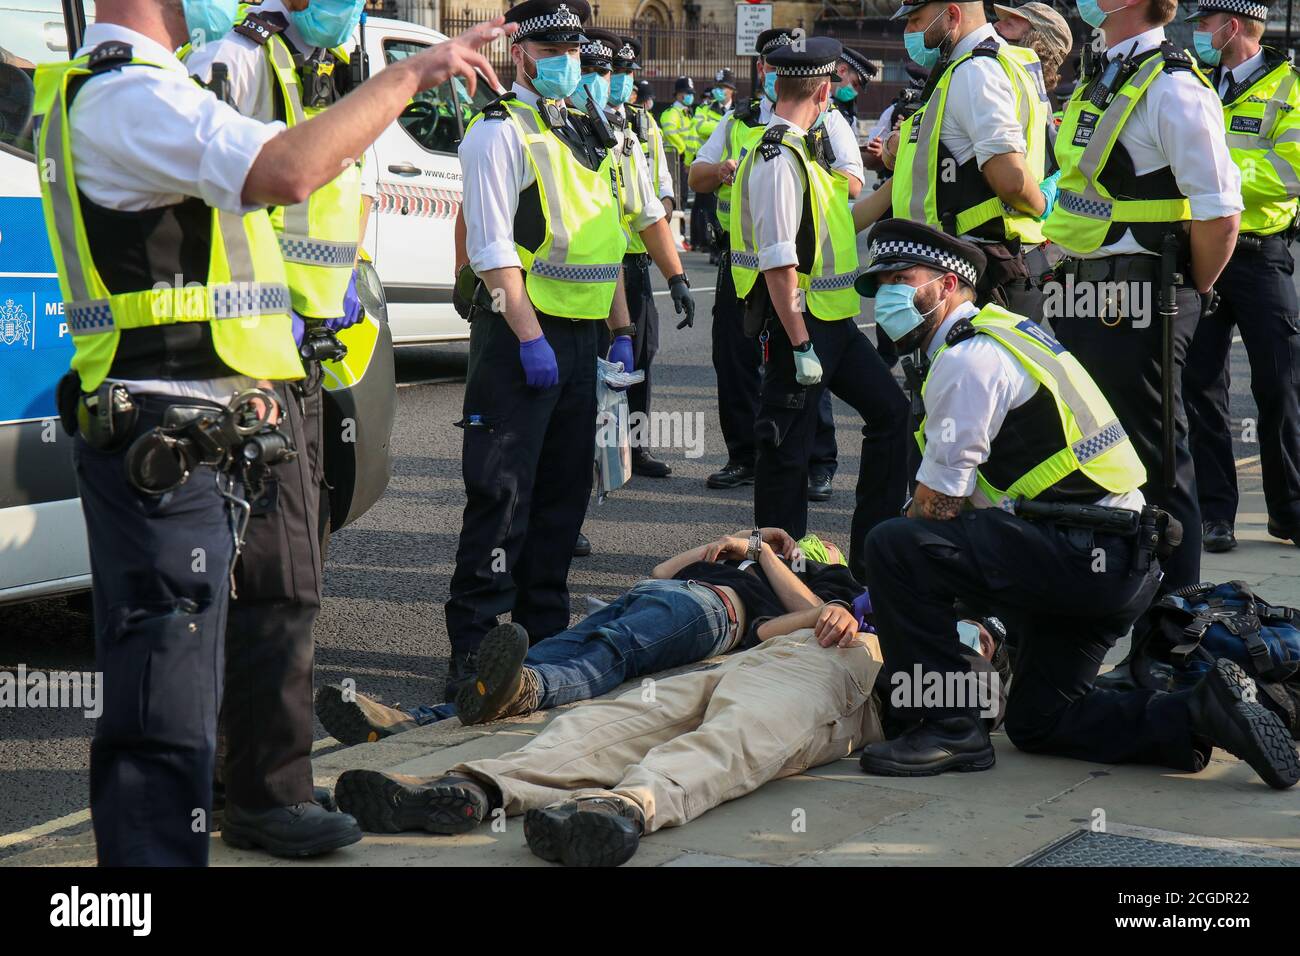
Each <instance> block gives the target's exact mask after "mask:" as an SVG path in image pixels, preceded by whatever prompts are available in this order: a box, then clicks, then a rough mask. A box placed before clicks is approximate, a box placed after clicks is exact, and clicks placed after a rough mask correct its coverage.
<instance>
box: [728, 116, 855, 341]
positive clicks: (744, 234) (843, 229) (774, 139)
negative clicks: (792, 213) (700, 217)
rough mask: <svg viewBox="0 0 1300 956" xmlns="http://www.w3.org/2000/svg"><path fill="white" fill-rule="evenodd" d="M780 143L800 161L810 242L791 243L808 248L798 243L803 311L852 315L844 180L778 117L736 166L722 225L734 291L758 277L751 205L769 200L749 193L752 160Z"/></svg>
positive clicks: (773, 154) (851, 248)
mask: <svg viewBox="0 0 1300 956" xmlns="http://www.w3.org/2000/svg"><path fill="white" fill-rule="evenodd" d="M782 148H785V149H788V150H789V151H790V152H791V153H792V154H793V155H794V156H795V157H796V158H797V159H798V160H799V162H798V164H797V165H798V168H799V169H800V171H801V174H802V177H803V181H804V190H803V196H804V199H803V219H802V220H801V226H800V230H799V232H800V236H801V237H802V236H806V237H807V239H808V240H809V241H807V242H806V243H805V242H797V243H796V245H798V246H800V247H802V246H804V245H807V246H808V248H799V262H798V264H797V265H796V266H795V273H796V275H797V276H798V287H799V288H800V289H801V290H803V292H804V294H805V302H806V306H807V311H808V312H810V313H812V315H813V316H814V317H816V318H818V319H822V320H823V321H835V320H837V319H847V318H849V317H851V316H855V315H857V314H858V313H859V312H860V311H861V302H860V300H859V298H858V293H857V290H856V289H854V288H853V281H854V280H855V279H856V278H857V276H858V243H857V233H856V232H855V231H854V229H853V216H852V213H851V212H850V209H849V183H848V179H847V178H846V177H844V176H837V175H836V174H835V173H833V172H832V171H831V170H829V169H827V168H826V167H825V166H823V165H822V164H821V163H820V162H818V161H817V160H816V159H814V158H813V156H812V153H810V152H809V149H808V144H807V141H806V139H805V137H803V136H795V135H793V134H792V133H790V132H789V127H787V126H785V125H784V124H782V123H780V121H779V119H777V118H774V119H773V123H772V125H769V126H768V127H767V129H766V131H764V133H763V135H762V138H761V139H760V141H759V142H758V144H757V146H756V147H755V148H754V149H751V150H750V151H749V152H748V153H747V154H746V155H745V158H744V159H742V160H741V162H740V166H739V167H738V168H737V169H736V185H735V189H734V191H733V192H732V194H731V217H730V223H729V225H728V228H727V232H728V234H729V235H730V238H731V273H732V277H733V278H734V279H735V282H736V295H737V296H739V297H740V298H742V299H744V298H746V297H747V296H748V295H749V293H750V291H751V290H752V289H753V288H754V284H755V282H756V281H757V279H758V272H759V270H758V245H757V242H756V241H755V238H754V214H753V209H752V204H753V203H758V202H771V197H770V196H755V195H754V194H753V190H752V189H750V180H751V177H752V175H753V171H754V169H756V168H757V165H756V164H758V163H760V162H772V161H774V160H775V159H776V158H777V156H779V155H780V151H781V149H782ZM810 224H811V226H810Z"/></svg>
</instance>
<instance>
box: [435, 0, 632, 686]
mask: <svg viewBox="0 0 1300 956" xmlns="http://www.w3.org/2000/svg"><path fill="white" fill-rule="evenodd" d="M590 14H591V10H590V8H589V6H588V4H587V2H586V0H526V2H524V3H521V4H518V5H516V6H514V7H512V8H511V9H510V10H509V12H508V13H507V14H506V20H507V22H509V23H515V24H518V26H519V30H518V32H517V33H516V34H515V36H514V43H513V45H512V46H511V50H510V53H511V58H512V59H513V60H514V64H515V71H516V72H515V82H514V85H513V86H512V87H511V89H510V90H509V91H508V92H506V93H504V94H502V95H501V96H499V97H498V98H497V99H495V100H493V101H491V102H490V103H489V104H488V105H487V106H485V107H484V109H483V112H482V113H481V114H480V115H479V117H478V118H477V119H476V120H475V121H474V123H473V124H472V125H471V126H470V128H469V130H468V131H466V133H465V138H464V140H463V141H462V142H461V144H460V161H461V169H462V170H463V172H464V180H465V196H464V211H465V224H466V227H467V235H466V247H467V251H468V254H469V262H470V265H471V266H472V267H473V270H474V272H475V273H476V274H477V276H478V280H479V283H480V286H481V288H480V290H479V292H478V294H477V300H478V301H477V303H476V306H475V309H474V311H473V313H472V316H471V321H470V358H469V373H468V377H467V380H466V383H465V398H464V416H463V418H462V419H461V421H460V422H459V423H458V424H459V425H460V427H461V428H463V429H464V443H463V449H462V470H463V474H464V479H465V494H466V497H467V499H468V500H467V502H466V505H465V516H464V522H463V524H462V526H461V533H460V544H459V546H458V548H457V551H456V570H455V572H454V574H453V576H452V580H451V596H450V598H449V599H448V601H447V603H446V614H447V632H448V635H449V636H450V638H451V648H452V656H451V663H450V667H449V673H448V685H447V697H448V698H449V699H450V698H452V697H453V696H454V694H455V691H456V690H457V689H458V687H459V681H460V679H461V678H462V677H463V676H464V675H466V674H467V673H472V672H473V671H474V668H475V661H476V659H477V651H478V646H479V644H480V643H481V642H482V639H483V636H484V635H485V634H486V633H487V632H488V631H489V630H490V629H491V628H493V627H495V626H496V624H497V616H498V615H500V614H504V613H506V612H511V614H512V618H513V621H514V623H516V624H519V625H522V626H523V627H524V628H526V629H527V631H528V632H529V634H530V635H531V636H532V638H533V639H534V640H541V639H542V638H544V637H547V636H549V635H551V634H554V633H555V632H557V631H560V630H563V629H564V628H566V627H567V626H568V624H569V592H568V585H567V580H566V579H567V577H568V572H569V562H570V559H571V555H572V550H573V545H574V542H575V540H576V539H577V536H578V532H579V529H580V528H581V526H582V519H583V515H584V513H585V512H586V509H587V499H588V497H589V495H590V493H591V480H592V468H591V462H592V459H593V456H594V454H595V420H596V368H595V360H594V356H595V354H596V326H597V325H598V324H599V323H600V322H605V323H607V324H608V326H609V327H610V329H611V331H612V332H613V336H614V338H613V343H612V344H611V346H610V351H609V357H610V360H611V361H615V362H622V363H623V366H624V368H626V369H628V370H629V371H630V370H632V369H633V368H635V362H634V361H633V354H634V346H633V338H634V335H635V329H634V328H633V327H632V326H631V324H630V323H629V320H628V314H627V303H626V301H625V299H624V294H623V268H622V264H623V253H624V252H625V250H626V248H627V237H626V235H625V234H624V231H623V220H622V210H621V206H620V199H619V195H618V167H617V164H616V161H615V156H614V154H613V151H612V150H611V149H609V148H607V147H606V146H605V145H604V144H603V143H602V142H599V141H597V140H595V139H594V138H593V135H592V128H591V127H590V125H589V124H588V123H586V122H574V119H575V118H576V114H573V113H571V111H570V110H569V109H568V108H567V107H566V106H565V105H564V99H565V98H566V97H569V96H572V95H573V92H574V90H575V89H576V88H577V86H578V82H579V79H580V76H581V64H580V59H579V46H580V44H582V43H583V42H585V40H586V36H585V34H584V33H583V22H584V21H585V20H586V19H587V18H588V17H589V16H590Z"/></svg>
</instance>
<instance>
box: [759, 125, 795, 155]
mask: <svg viewBox="0 0 1300 956" xmlns="http://www.w3.org/2000/svg"><path fill="white" fill-rule="evenodd" d="M789 129H790V127H788V126H782V125H780V124H778V125H775V126H769V127H768V128H767V129H765V130H764V131H763V138H762V139H761V140H759V141H758V152H759V154H760V155H761V156H762V157H763V159H765V160H767V161H769V162H770V161H771V160H773V159H776V157H777V156H778V155H779V154H780V152H781V139H782V137H784V136H785V134H786V132H787V131H788V130H789Z"/></svg>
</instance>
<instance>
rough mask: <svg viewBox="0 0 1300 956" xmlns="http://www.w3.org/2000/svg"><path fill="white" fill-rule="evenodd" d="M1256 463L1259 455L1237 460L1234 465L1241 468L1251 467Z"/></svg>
mask: <svg viewBox="0 0 1300 956" xmlns="http://www.w3.org/2000/svg"><path fill="white" fill-rule="evenodd" d="M1257 461H1259V455H1251V456H1250V457H1249V458H1238V459H1237V461H1236V465H1237V467H1238V468H1241V467H1242V466H1243V465H1253V464H1255V462H1257Z"/></svg>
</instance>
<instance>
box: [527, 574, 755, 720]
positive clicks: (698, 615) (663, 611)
mask: <svg viewBox="0 0 1300 956" xmlns="http://www.w3.org/2000/svg"><path fill="white" fill-rule="evenodd" d="M730 643H731V622H730V620H729V619H728V617H727V608H726V605H725V604H723V602H722V598H721V597H719V596H718V594H717V592H716V591H714V590H712V589H711V588H708V587H705V586H704V585H703V584H699V583H697V582H695V581H676V580H673V581H655V580H650V581H641V582H640V583H638V584H637V585H636V586H635V587H633V588H632V589H631V590H630V591H627V592H625V593H624V594H622V595H620V596H619V597H618V598H617V599H616V600H615V601H613V602H612V603H611V604H608V605H606V606H605V607H603V608H601V609H600V610H599V611H597V612H596V613H595V614H592V615H590V616H588V617H587V618H585V619H584V620H582V621H579V622H578V623H577V624H576V625H574V626H573V627H571V628H569V629H568V630H567V631H561V632H560V633H559V634H555V635H552V636H551V637H548V638H546V639H545V640H542V641H538V642H537V643H536V644H534V645H533V646H532V647H531V648H530V649H529V651H528V656H527V657H526V658H525V659H524V666H525V667H531V668H532V669H533V670H535V671H536V672H537V677H538V680H539V681H540V682H541V692H542V693H541V704H540V708H541V709H543V710H545V709H547V708H550V707H558V706H559V705H560V704H568V703H572V702H573V701H575V700H588V699H590V698H592V697H599V696H600V695H601V694H603V693H605V692H606V691H610V690H613V689H614V688H615V687H617V686H618V685H619V684H621V683H623V682H624V681H626V680H630V679H631V678H633V677H638V676H640V675H641V674H652V673H655V672H656V671H662V670H667V669H668V668H670V667H681V666H683V665H685V664H693V663H695V662H696V661H701V660H704V659H705V658H707V657H713V656H714V655H715V654H720V653H722V652H723V651H725V650H727V649H728V646H729V645H730Z"/></svg>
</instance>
